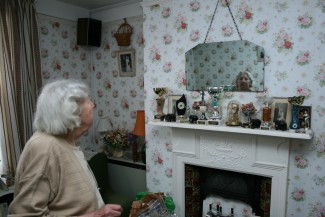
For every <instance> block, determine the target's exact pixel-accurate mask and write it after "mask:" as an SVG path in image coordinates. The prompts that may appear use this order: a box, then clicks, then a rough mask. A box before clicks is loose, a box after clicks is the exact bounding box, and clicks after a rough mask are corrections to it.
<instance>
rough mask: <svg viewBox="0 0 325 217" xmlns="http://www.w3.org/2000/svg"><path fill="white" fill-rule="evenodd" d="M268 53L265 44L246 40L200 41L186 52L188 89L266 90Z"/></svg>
mask: <svg viewBox="0 0 325 217" xmlns="http://www.w3.org/2000/svg"><path fill="white" fill-rule="evenodd" d="M264 56H265V52H264V48H263V47H261V46H259V45H256V44H254V43H252V42H249V41H246V40H238V41H226V42H212V43H203V44H198V45H197V46H195V47H194V48H192V49H191V50H189V51H187V52H186V53H185V60H186V63H185V72H186V90H189V91H194V90H207V87H220V86H225V87H227V88H228V89H231V90H233V91H255V92H257V91H264V66H265V63H264ZM240 72H248V73H241V74H239V73H240ZM243 74H245V75H243ZM245 82H248V84H245ZM241 85H244V86H245V85H247V86H246V87H244V86H241Z"/></svg>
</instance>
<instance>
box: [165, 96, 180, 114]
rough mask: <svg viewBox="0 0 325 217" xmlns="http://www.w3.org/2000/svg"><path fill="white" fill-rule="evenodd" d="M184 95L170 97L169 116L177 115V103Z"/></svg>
mask: <svg viewBox="0 0 325 217" xmlns="http://www.w3.org/2000/svg"><path fill="white" fill-rule="evenodd" d="M181 97H182V95H169V96H168V114H173V113H174V112H175V113H176V111H175V109H176V101H177V100H179V99H180V98H181Z"/></svg>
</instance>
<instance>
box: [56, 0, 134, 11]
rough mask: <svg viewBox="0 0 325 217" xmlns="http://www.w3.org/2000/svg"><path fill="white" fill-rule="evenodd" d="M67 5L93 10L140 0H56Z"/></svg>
mask: <svg viewBox="0 0 325 217" xmlns="http://www.w3.org/2000/svg"><path fill="white" fill-rule="evenodd" d="M57 1H59V2H63V3H66V4H69V5H74V6H77V7H80V8H84V9H88V10H95V9H99V8H103V7H105V8H106V7H107V8H114V7H120V6H123V5H127V4H131V3H136V2H140V0H57Z"/></svg>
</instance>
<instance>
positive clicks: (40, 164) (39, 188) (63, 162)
mask: <svg viewBox="0 0 325 217" xmlns="http://www.w3.org/2000/svg"><path fill="white" fill-rule="evenodd" d="M76 148H78V147H75V146H73V145H71V144H69V143H67V141H66V140H64V139H62V138H60V137H54V136H51V135H48V134H44V133H39V132H36V133H34V135H33V136H32V137H31V138H30V140H29V141H28V142H27V144H26V146H25V148H24V151H23V153H22V155H21V157H20V159H19V163H18V167H17V172H16V177H15V197H14V200H13V202H12V203H11V204H10V206H9V216H10V217H13V216H22V217H27V216H78V215H83V214H86V213H89V212H92V211H95V210H96V209H98V205H97V198H96V191H95V189H94V188H93V187H92V185H91V183H90V181H89V178H88V177H87V174H85V172H84V170H83V168H82V167H81V165H80V162H79V160H78V158H77V157H76V155H75V154H74V153H73V149H76Z"/></svg>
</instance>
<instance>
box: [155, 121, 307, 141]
mask: <svg viewBox="0 0 325 217" xmlns="http://www.w3.org/2000/svg"><path fill="white" fill-rule="evenodd" d="M149 124H150V125H154V126H161V127H172V128H182V129H196V130H208V131H219V132H231V133H243V134H252V135H263V136H274V137H285V138H291V139H311V138H312V137H313V132H312V131H310V132H309V133H294V132H290V131H279V130H274V129H271V130H261V129H249V128H243V127H240V126H236V127H235V126H234V127H230V126H222V125H221V126H217V125H204V124H188V123H176V122H164V121H150V122H149Z"/></svg>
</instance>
